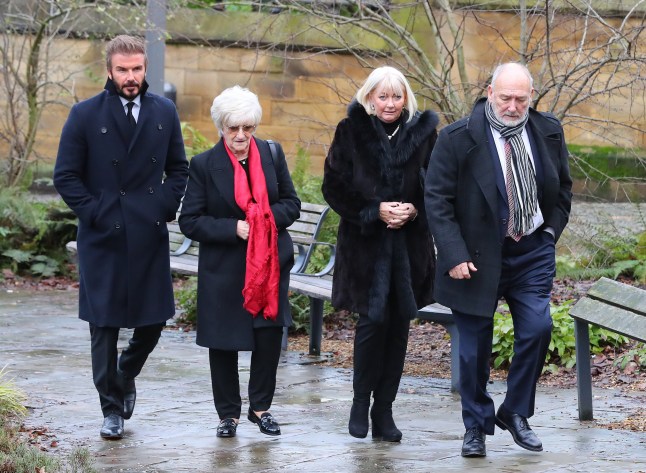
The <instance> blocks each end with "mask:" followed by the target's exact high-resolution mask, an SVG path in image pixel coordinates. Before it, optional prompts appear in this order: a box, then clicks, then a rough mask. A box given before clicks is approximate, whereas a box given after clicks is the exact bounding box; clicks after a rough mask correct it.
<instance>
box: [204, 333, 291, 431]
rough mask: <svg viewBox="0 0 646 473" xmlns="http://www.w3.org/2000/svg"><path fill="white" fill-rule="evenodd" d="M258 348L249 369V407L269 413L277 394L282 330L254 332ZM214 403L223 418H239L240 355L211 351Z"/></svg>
mask: <svg viewBox="0 0 646 473" xmlns="http://www.w3.org/2000/svg"><path fill="white" fill-rule="evenodd" d="M253 335H254V344H255V349H254V350H253V351H252V352H251V366H250V369H249V388H248V392H249V407H251V409H252V410H254V411H267V410H269V408H270V407H271V403H272V401H273V399H274V392H275V391H276V372H277V370H278V361H279V360H280V350H281V346H282V340H283V328H282V327H268V328H267V327H265V328H258V329H254V331H253ZM209 364H210V366H211V386H212V388H213V402H214V403H215V410H216V411H217V413H218V416H219V417H220V419H227V418H233V419H239V418H240V412H241V410H242V399H241V397H240V377H239V374H238V352H237V351H230V350H216V349H214V348H209Z"/></svg>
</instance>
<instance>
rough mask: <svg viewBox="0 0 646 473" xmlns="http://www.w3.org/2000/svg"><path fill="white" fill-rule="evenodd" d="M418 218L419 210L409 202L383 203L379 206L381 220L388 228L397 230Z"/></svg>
mask: <svg viewBox="0 0 646 473" xmlns="http://www.w3.org/2000/svg"><path fill="white" fill-rule="evenodd" d="M415 217H417V209H416V208H415V206H414V205H413V204H411V203H409V202H382V203H381V204H379V219H380V220H381V221H383V222H384V223H385V224H386V228H389V229H391V230H397V229H400V228H401V227H403V226H404V224H405V223H406V222H408V221H410V220H413V219H414V218H415Z"/></svg>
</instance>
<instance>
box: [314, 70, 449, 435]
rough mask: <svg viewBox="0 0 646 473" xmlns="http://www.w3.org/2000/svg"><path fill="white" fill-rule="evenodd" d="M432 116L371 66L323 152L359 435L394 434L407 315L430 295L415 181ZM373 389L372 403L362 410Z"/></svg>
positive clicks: (423, 163)
mask: <svg viewBox="0 0 646 473" xmlns="http://www.w3.org/2000/svg"><path fill="white" fill-rule="evenodd" d="M437 124H438V117H437V115H436V114H435V113H433V112H431V111H425V112H422V113H419V112H418V111H417V101H416V99H415V97H414V95H413V93H412V90H411V88H410V85H409V84H408V81H407V80H406V78H405V77H404V76H403V74H402V73H401V72H399V71H398V70H397V69H394V68H392V67H388V66H385V67H379V68H377V69H375V70H374V71H373V72H372V73H371V74H370V75H369V77H368V78H367V79H366V82H365V83H364V84H363V86H362V87H361V88H360V89H359V90H358V92H357V94H356V96H355V100H354V101H353V102H352V103H351V104H350V105H349V107H348V114H347V117H346V118H344V119H343V120H341V122H340V123H339V124H338V126H337V128H336V133H335V136H334V140H333V142H332V145H331V146H330V150H329V153H328V155H327V158H326V160H325V170H324V179H323V187H322V190H323V195H324V197H325V200H326V201H327V202H328V203H329V204H330V207H332V208H333V209H334V210H335V211H336V212H337V213H338V214H339V215H340V217H341V221H340V224H339V233H338V239H337V257H336V263H335V269H334V283H333V289H332V303H333V305H334V306H335V307H336V308H337V309H345V310H348V311H351V312H354V313H357V314H359V320H358V322H357V325H356V333H355V340H354V377H353V389H354V398H353V401H352V409H351V411H350V421H349V425H348V429H349V433H350V435H352V436H353V437H357V438H364V437H366V436H367V434H368V430H369V425H370V420H371V421H372V437H373V438H374V439H381V440H385V441H390V442H398V441H400V440H401V437H402V433H401V431H400V430H399V429H398V428H397V426H396V425H395V421H394V420H393V413H392V404H393V401H394V400H395V397H396V395H397V390H398V388H399V382H400V379H401V375H402V371H403V368H404V358H405V356H406V346H407V342H408V330H409V324H410V319H412V318H414V317H416V315H417V310H418V308H421V307H424V306H425V305H428V304H430V303H432V302H433V298H432V294H433V273H434V267H435V253H434V249H433V239H432V237H431V235H430V233H429V230H428V227H427V223H426V215H425V212H424V190H423V180H424V175H425V172H426V167H427V165H428V160H429V157H430V155H431V150H432V149H433V145H434V143H435V140H436V137H437V132H436V126H437ZM371 396H372V401H373V402H372V409H370V403H371Z"/></svg>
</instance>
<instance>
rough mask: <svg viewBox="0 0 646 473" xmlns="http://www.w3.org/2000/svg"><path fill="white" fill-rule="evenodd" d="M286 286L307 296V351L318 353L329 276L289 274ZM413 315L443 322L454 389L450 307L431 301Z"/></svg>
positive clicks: (456, 374)
mask: <svg viewBox="0 0 646 473" xmlns="http://www.w3.org/2000/svg"><path fill="white" fill-rule="evenodd" d="M289 289H290V290H291V291H292V292H294V293H297V294H303V295H306V296H308V297H309V299H310V350H309V353H310V355H320V354H321V339H322V336H323V306H324V303H325V301H329V300H331V299H332V279H331V278H330V277H329V276H317V275H311V274H301V273H297V274H291V275H290V280H289ZM417 318H418V319H420V320H426V321H429V322H435V323H439V324H441V325H443V326H444V328H445V329H446V331H447V332H448V333H449V335H450V337H451V391H456V392H457V391H458V389H459V380H460V364H459V361H460V359H459V348H458V347H459V343H460V337H459V336H458V329H457V326H456V325H455V320H454V319H453V315H452V314H451V310H450V309H449V308H447V307H444V306H443V305H440V304H431V305H427V306H426V307H424V308H422V309H420V310H419V311H418V312H417Z"/></svg>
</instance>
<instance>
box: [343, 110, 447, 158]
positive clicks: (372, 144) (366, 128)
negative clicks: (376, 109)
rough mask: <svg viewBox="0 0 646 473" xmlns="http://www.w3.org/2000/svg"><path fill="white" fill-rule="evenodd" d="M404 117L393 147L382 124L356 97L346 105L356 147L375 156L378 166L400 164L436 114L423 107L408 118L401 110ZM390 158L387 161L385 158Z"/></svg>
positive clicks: (427, 133)
mask: <svg viewBox="0 0 646 473" xmlns="http://www.w3.org/2000/svg"><path fill="white" fill-rule="evenodd" d="M403 113H404V117H403V123H402V126H401V129H400V130H399V132H398V133H399V139H398V140H397V143H396V144H395V147H394V149H393V150H391V148H390V142H389V141H388V137H387V136H386V132H385V131H384V130H383V127H381V126H379V124H378V123H377V120H379V119H378V118H377V117H375V116H372V115H369V114H368V113H367V112H366V110H365V109H364V108H363V105H361V104H360V103H359V102H357V101H356V100H354V101H352V102H351V103H350V105H349V106H348V119H349V120H350V121H351V123H352V127H353V129H354V131H355V132H356V137H357V138H356V139H357V141H358V148H359V149H365V150H367V151H368V152H369V155H370V156H371V157H374V158H377V159H378V161H379V162H380V164H381V166H382V168H386V167H390V165H391V164H395V165H398V166H401V165H403V164H404V163H406V161H408V160H409V159H410V158H411V156H412V155H413V151H414V150H415V149H417V148H418V146H419V145H420V144H421V143H422V142H423V141H424V140H427V139H428V137H429V136H430V134H431V133H432V132H433V130H435V128H436V127H437V125H438V123H439V118H438V116H437V114H435V113H434V112H431V111H430V110H427V111H425V112H421V113H417V114H415V116H413V117H412V118H411V120H410V121H406V120H408V118H409V115H408V113H409V112H408V110H404V112H403ZM389 159H390V160H392V161H391V162H390V163H389V162H387V161H388V160H389Z"/></svg>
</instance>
